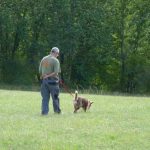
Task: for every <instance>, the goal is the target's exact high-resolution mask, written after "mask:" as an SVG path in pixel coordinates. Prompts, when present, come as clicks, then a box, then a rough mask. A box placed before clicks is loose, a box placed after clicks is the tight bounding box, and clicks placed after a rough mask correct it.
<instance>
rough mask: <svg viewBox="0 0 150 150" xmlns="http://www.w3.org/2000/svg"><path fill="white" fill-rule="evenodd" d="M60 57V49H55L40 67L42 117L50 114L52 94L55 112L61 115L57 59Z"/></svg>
mask: <svg viewBox="0 0 150 150" xmlns="http://www.w3.org/2000/svg"><path fill="white" fill-rule="evenodd" d="M58 56H59V49H58V48H57V47H53V48H52V49H51V52H50V55H48V56H45V57H44V58H43V59H42V60H41V62H40V65H39V73H40V75H41V79H42V84H41V96H42V106H41V109H42V112H41V114H42V115H47V114H48V112H49V99H50V94H51V97H52V100H53V109H54V112H55V113H57V114H59V113H61V109H60V106H59V76H58V74H59V73H60V63H59V60H58V59H57V57H58Z"/></svg>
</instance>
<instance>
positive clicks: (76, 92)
mask: <svg viewBox="0 0 150 150" xmlns="http://www.w3.org/2000/svg"><path fill="white" fill-rule="evenodd" d="M77 98H78V91H75V100H76V99H77Z"/></svg>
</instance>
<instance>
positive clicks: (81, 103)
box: [73, 91, 93, 113]
mask: <svg viewBox="0 0 150 150" xmlns="http://www.w3.org/2000/svg"><path fill="white" fill-rule="evenodd" d="M92 103H93V102H91V101H89V100H88V99H86V98H83V97H78V91H75V99H74V101H73V104H74V113H76V112H77V110H78V109H80V108H81V107H82V108H83V110H84V111H85V112H86V110H87V109H90V107H91V105H92Z"/></svg>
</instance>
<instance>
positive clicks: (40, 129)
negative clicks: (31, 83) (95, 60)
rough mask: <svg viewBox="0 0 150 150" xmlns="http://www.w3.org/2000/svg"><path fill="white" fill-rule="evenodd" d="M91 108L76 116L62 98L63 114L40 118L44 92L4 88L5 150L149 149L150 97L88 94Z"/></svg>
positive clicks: (1, 128)
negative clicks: (92, 102) (91, 102)
mask: <svg viewBox="0 0 150 150" xmlns="http://www.w3.org/2000/svg"><path fill="white" fill-rule="evenodd" d="M82 96H84V97H87V98H89V99H92V101H94V104H93V106H92V107H91V109H90V110H89V111H88V112H87V113H84V112H83V111H82V110H80V112H79V113H77V114H73V113H72V112H73V105H72V97H71V96H70V95H69V94H60V99H61V100H60V102H61V108H62V111H63V114H62V115H55V114H54V113H53V108H52V103H51V102H52V101H50V112H49V115H48V116H41V115H40V107H41V96H40V93H39V92H29V91H28V92H26V91H12V90H0V150H148V149H149V148H150V98H149V97H129V96H128V97H123V96H102V95H88V94H84V95H82Z"/></svg>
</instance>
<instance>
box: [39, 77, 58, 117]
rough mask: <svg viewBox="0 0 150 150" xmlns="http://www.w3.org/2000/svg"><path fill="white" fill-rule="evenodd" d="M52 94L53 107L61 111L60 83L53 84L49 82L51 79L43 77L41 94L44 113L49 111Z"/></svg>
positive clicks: (55, 110)
mask: <svg viewBox="0 0 150 150" xmlns="http://www.w3.org/2000/svg"><path fill="white" fill-rule="evenodd" d="M50 95H51V97H52V100H53V109H54V112H55V113H60V112H61V109H60V106H59V85H58V84H56V85H53V84H50V83H49V79H43V81H42V85H41V96H42V105H41V109H42V112H41V113H42V114H43V115H46V114H48V112H49V100H50Z"/></svg>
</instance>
